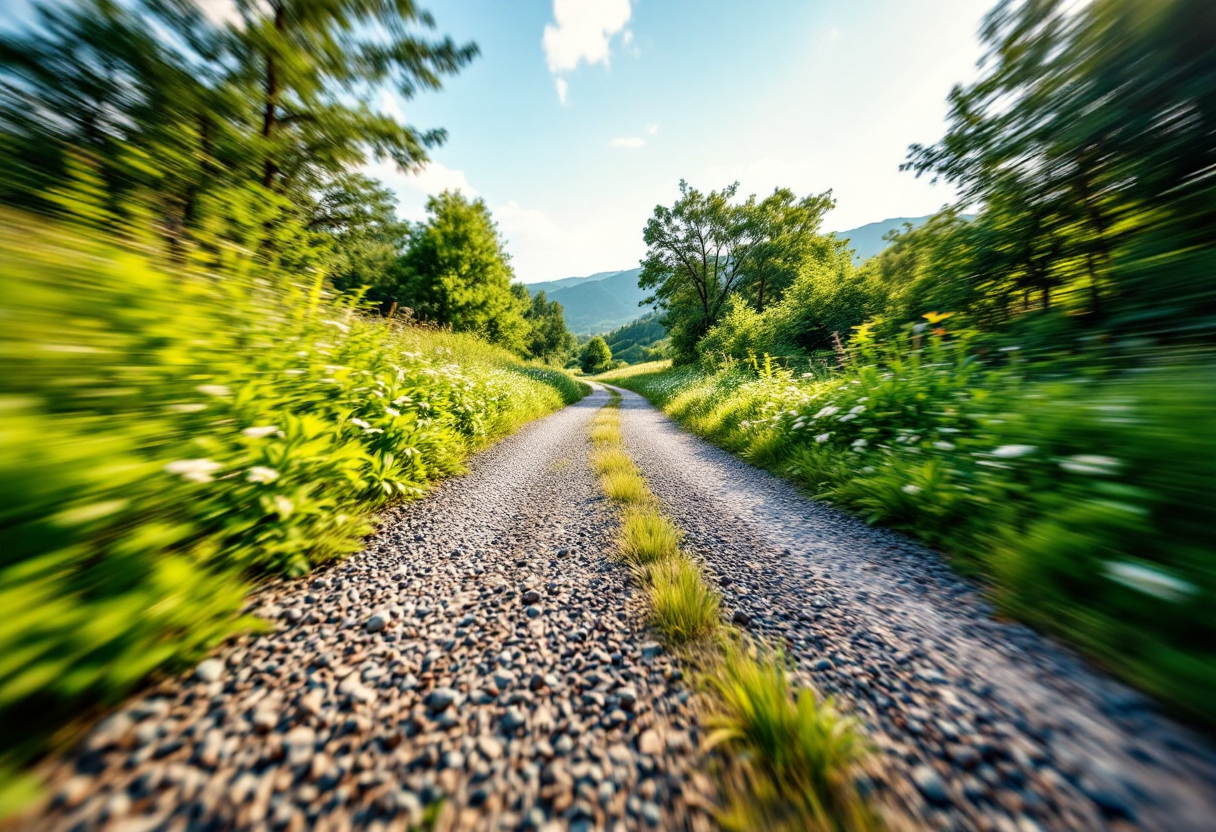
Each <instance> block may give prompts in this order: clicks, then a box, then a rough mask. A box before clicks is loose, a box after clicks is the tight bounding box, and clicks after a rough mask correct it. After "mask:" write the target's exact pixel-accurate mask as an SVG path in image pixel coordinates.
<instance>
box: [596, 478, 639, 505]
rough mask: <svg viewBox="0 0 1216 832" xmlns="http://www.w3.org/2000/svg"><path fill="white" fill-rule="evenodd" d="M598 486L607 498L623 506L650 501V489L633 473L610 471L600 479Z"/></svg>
mask: <svg viewBox="0 0 1216 832" xmlns="http://www.w3.org/2000/svg"><path fill="white" fill-rule="evenodd" d="M600 486H601V487H602V488H603V489H604V493H605V494H607V495H608V496H609V498H611V499H613V500H615V501H616V502H618V503H622V504H624V505H634V504H637V503H641V502H644V501H646V500H648V499H650V489H648V488H647V487H646V481H645V480H644V479H642V476H641V475H640V474H638V473H635V472H633V471H611V472H609V473H607V474H604V475H603V476H602V477H600Z"/></svg>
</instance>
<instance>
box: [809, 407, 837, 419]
mask: <svg viewBox="0 0 1216 832" xmlns="http://www.w3.org/2000/svg"><path fill="white" fill-rule="evenodd" d="M839 412H840V408H839V407H837V406H836V405H834V404H829V405H828V406H827V407H825V408H823V409H822V410H820V411H819V412H818V413H816V414H815V415H814V416H812V417H811V419H812V420H814V419H822V418H823V417H824V416H831V415H832V414H833V413H839Z"/></svg>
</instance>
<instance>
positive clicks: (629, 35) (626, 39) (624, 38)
mask: <svg viewBox="0 0 1216 832" xmlns="http://www.w3.org/2000/svg"><path fill="white" fill-rule="evenodd" d="M621 43H622V44H624V45H625V46H628V45H629V44H631V43H633V30H632V29H626V30H625V31H624V32H622V33H621Z"/></svg>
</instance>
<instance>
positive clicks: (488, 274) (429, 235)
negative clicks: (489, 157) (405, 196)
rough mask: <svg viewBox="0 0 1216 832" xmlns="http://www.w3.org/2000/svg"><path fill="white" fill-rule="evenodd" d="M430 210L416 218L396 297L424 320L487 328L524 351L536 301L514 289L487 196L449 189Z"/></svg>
mask: <svg viewBox="0 0 1216 832" xmlns="http://www.w3.org/2000/svg"><path fill="white" fill-rule="evenodd" d="M426 210H427V213H428V214H429V215H430V216H429V217H428V219H427V220H426V222H424V223H420V224H419V225H417V226H415V228H414V230H413V233H412V234H411V235H410V241H409V247H408V249H407V250H406V252H405V254H404V255H402V257H401V258H400V260H399V261H398V263H397V269H398V276H397V287H396V289H395V296H394V297H393V298H392V300H395V301H397V302H398V303H400V304H402V305H403V306H407V307H409V308H410V309H412V310H413V313H414V315H415V316H417V317H418V318H419V319H421V320H424V321H431V322H434V323H439V324H446V325H448V326H451V327H452V329H454V330H456V331H459V332H478V333H481V334H483V335H484V336H485V337H486V338H487V339H489V340H490V341H492V342H493V343H495V344H499V345H501V346H504V347H507V348H508V349H511V350H514V351H515V352H518V353H521V354H522V353H523V352H524V351H525V350H526V349H527V340H528V335H529V327H528V324H527V322H526V321H525V320H524V314H525V312H526V311H527V310H528V309H529V308H530V307H529V305H528V304H527V301H526V300H524V299H523V298H521V297H520V296H519V295H518V294H516V293H515V292H513V291H512V289H511V279H512V278H513V277H514V272H512V270H511V264H510V257H509V255H508V254H507V253H506V251H505V250H504V248H503V245H504V243H503V239H502V237H501V235H500V234H499V233H498V226H497V225H496V224H495V223H494V220H493V218H492V217H491V216H490V210H489V209H488V208H487V207H486V204H485V202H483V201H482V200H480V199H476V200H472V201H470V200H469V199H467V198H466V197H465V196H464V195H463V194H461V193H460V191H444V192H443V193H442V194H439V195H438V196H433V197H431V198H430V199H428V200H427V204H426Z"/></svg>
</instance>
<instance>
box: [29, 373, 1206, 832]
mask: <svg viewBox="0 0 1216 832" xmlns="http://www.w3.org/2000/svg"><path fill="white" fill-rule="evenodd" d="M624 396H625V398H624V402H623V404H622V414H623V423H622V429H623V433H624V437H625V443H626V448H627V450H628V452H629V453H630V455H631V456H632V457H633V458H634V460H635V461H636V462H637V464H638V465H639V466H640V468H641V469H642V471H643V473H644V474H645V475H646V477H647V479H648V481H649V483H650V487H651V489H652V490H653V491H654V492H655V494H656V495H657V496H658V498H659V499H660V500H661V502H662V503H663V507H664V510H665V511H666V512H667V513H668V515H669V516H670V517H671V518H672V519H673V520H675V521H676V523H677V524H678V525H679V526H680V527H681V528H683V529H684V530H685V532H686V533H687V535H688V541H687V542H688V544H689V548H690V549H691V550H692V551H693V552H694V553H697V554H699V555H700V556H701V557H703V558H704V560H705V561H706V562H707V564H708V565H709V567H710V569H711V570H712V571H713V572H714V574H716V575H717V576H718V577H719V579H720V581H721V584H722V586H723V589H724V594H725V596H726V602H727V603H726V606H727V608H728V609H729V610H732V611H737V613H739V614H742V616H743V620H744V621H745V625H746V626H748V627H750V628H751V629H753V630H755V631H759V632H763V633H765V634H767V635H769V636H771V637H773V638H775V639H779V640H783V641H784V642H785V643H786V645H787V647H788V649H789V651H790V653H791V655H792V656H793V657H794V658H795V659H797V661H798V663H799V672H800V673H801V674H803V675H804V677H805V678H806V679H807V680H809V681H812V682H813V683H814V684H815V685H816V686H817V687H818V688H819V689H820V690H822V691H825V692H827V693H830V694H832V695H834V696H836V697H837V698H838V699H839V700H840V701H841V703H842V704H843V706H844V707H845V708H846V709H850V710H853V711H854V712H855V713H857V714H858V715H859V716H860V717H861V718H862V719H863V721H864V723H865V725H866V727H867V730H868V731H869V733H870V735H871V737H872V738H873V740H874V742H875V744H876V745H877V747H878V749H879V754H878V755H877V761H878V762H879V763H880V765H878V766H876V767H875V771H876V773H875V775H874V777H873V779H872V781H871V787H872V789H873V790H874V792H875V793H876V794H877V795H878V796H880V797H881V799H882V800H883V801H884V802H885V803H887V804H894V805H895V806H898V807H900V808H902V810H903V812H904V813H906V814H907V815H908V816H909V817H912V818H917V819H919V820H920V822H921V823H922V824H923V825H924V826H926V827H928V828H933V829H958V830H973V829H974V830H994V832H1033V831H1034V830H1053V831H1054V830H1101V829H1111V830H1122V829H1146V830H1161V832H1211V830H1212V829H1216V753H1214V752H1213V748H1212V747H1211V746H1210V745H1208V744H1206V742H1205V741H1204V740H1202V739H1200V738H1198V737H1196V736H1195V735H1193V734H1191V733H1189V732H1187V731H1186V730H1184V729H1182V728H1179V727H1177V726H1176V725H1173V724H1172V723H1170V722H1169V721H1168V720H1166V719H1164V718H1162V717H1161V716H1159V715H1158V714H1157V713H1156V712H1155V711H1154V710H1153V708H1152V706H1151V704H1150V703H1149V702H1148V701H1146V700H1145V699H1144V698H1143V697H1141V696H1139V695H1137V694H1135V693H1133V692H1131V691H1129V690H1128V689H1126V688H1125V687H1123V686H1121V685H1119V684H1117V683H1115V682H1113V681H1111V680H1110V679H1108V678H1106V677H1104V676H1102V675H1101V674H1099V673H1096V672H1095V671H1093V670H1092V669H1091V668H1090V667H1089V666H1087V665H1086V664H1085V663H1084V662H1083V661H1081V660H1080V659H1078V658H1077V657H1075V656H1074V655H1072V654H1071V653H1069V652H1068V651H1066V650H1065V649H1063V648H1061V647H1059V646H1057V645H1056V644H1054V643H1053V642H1051V641H1049V640H1047V639H1044V638H1042V637H1040V636H1038V635H1036V634H1035V633H1033V632H1031V631H1030V630H1028V629H1027V628H1025V627H1022V626H1019V625H1013V624H1008V623H1002V622H997V621H994V620H993V619H992V618H991V617H990V612H991V611H990V610H989V609H988V608H987V607H986V605H985V604H984V603H983V601H982V600H980V599H979V597H978V596H977V594H976V592H975V590H974V587H973V586H971V585H970V584H968V583H966V582H965V581H962V580H961V579H959V578H957V577H955V576H954V575H953V574H952V573H951V571H950V570H949V568H948V567H947V566H946V565H945V564H944V563H943V562H942V561H941V559H940V558H938V557H937V556H935V555H934V554H932V553H931V552H928V551H926V550H924V549H923V548H921V547H919V546H918V545H916V544H914V543H911V542H910V541H908V540H907V539H906V538H904V537H902V536H900V535H898V534H894V533H891V532H885V531H881V530H875V529H871V528H868V527H866V526H865V525H863V524H862V523H860V522H858V521H856V520H854V519H852V518H849V517H847V516H845V515H842V514H840V513H839V512H836V511H833V510H832V509H829V508H827V507H824V506H822V505H818V504H816V503H813V502H811V501H809V500H807V499H806V498H804V497H803V496H801V495H799V494H798V493H797V492H795V491H794V490H793V489H792V488H791V487H790V486H789V485H787V484H785V483H783V482H781V481H780V480H778V479H776V478H774V477H772V476H770V475H768V474H765V473H763V472H761V471H758V470H756V469H753V468H750V467H749V466H747V465H745V464H744V463H742V462H740V461H738V460H736V459H734V458H733V457H731V456H729V455H728V454H726V453H723V452H721V451H719V450H717V449H715V448H712V447H710V446H709V445H707V444H706V443H704V442H702V441H701V440H698V439H696V438H693V437H691V436H689V435H687V434H685V433H683V432H682V431H680V430H679V429H678V428H677V427H676V426H675V425H674V424H673V423H672V422H671V421H670V420H668V419H667V418H666V417H665V416H663V415H662V414H660V413H659V412H657V411H656V410H654V409H653V408H651V407H650V406H649V405H647V404H646V403H645V402H644V401H643V400H641V399H640V398H639V397H637V396H636V395H634V394H632V393H628V392H625V393H624ZM606 398H607V396H606V395H605V393H604V392H603V391H602V390H600V391H597V392H596V393H595V394H593V395H592V396H589V397H588V398H586V399H584V400H583V401H582V402H580V403H579V404H577V405H574V406H571V407H569V408H566V409H565V410H563V411H561V412H559V413H557V414H554V415H553V416H550V417H548V418H547V419H543V420H541V421H539V422H536V423H534V424H532V425H530V426H528V427H527V428H525V429H524V430H522V431H520V432H519V433H518V434H516V435H515V436H513V437H510V438H508V439H506V440H504V441H503V442H501V443H499V444H498V445H497V446H495V447H494V448H492V449H490V450H488V451H486V452H485V453H483V454H481V455H480V456H478V457H477V458H476V459H475V460H474V461H473V463H472V465H471V466H470V467H471V470H470V472H469V473H468V474H467V475H466V476H464V477H460V478H458V479H455V480H452V481H450V482H448V483H446V484H445V485H443V486H442V487H440V488H439V489H437V490H436V492H435V493H434V494H433V495H431V496H430V497H428V498H427V499H425V500H422V501H419V502H416V503H412V504H410V505H406V506H403V507H401V508H399V509H397V510H395V511H393V512H392V513H391V514H390V515H389V516H388V517H387V518H386V521H385V523H384V525H383V528H382V531H381V532H380V533H378V534H377V535H375V536H374V537H373V538H372V539H371V540H370V541H369V545H368V547H367V549H366V550H365V551H364V552H362V553H361V554H359V555H357V556H355V557H353V558H351V559H350V560H348V561H347V562H345V563H343V564H340V565H338V566H336V567H334V568H332V569H328V570H325V571H323V572H321V573H319V574H317V575H314V576H312V577H310V578H307V579H305V580H302V581H295V582H284V583H281V584H278V585H275V586H270V587H266V588H264V589H263V590H262V591H260V592H259V593H258V594H257V595H256V596H255V597H254V598H253V599H252V606H253V608H254V609H255V611H256V612H257V613H258V614H259V615H262V616H263V617H265V618H267V619H268V620H270V621H271V622H273V624H272V626H271V628H270V629H269V630H268V631H267V632H266V633H263V634H261V635H256V636H246V637H243V638H241V639H239V640H237V641H236V642H235V643H232V644H229V645H227V646H226V647H225V648H223V649H222V650H220V651H218V652H217V653H216V654H215V656H213V657H212V658H211V659H208V660H207V661H205V662H203V663H202V664H201V665H200V666H199V667H198V668H197V669H196V670H195V671H194V672H192V673H188V674H185V675H183V676H181V677H178V678H174V679H169V680H166V681H165V682H163V683H161V684H160V685H159V686H157V687H156V688H155V689H153V690H149V691H147V692H145V694H143V695H142V696H141V697H139V698H137V699H135V700H133V701H131V702H129V703H127V705H125V706H124V707H123V708H122V709H121V710H120V711H119V712H118V713H117V714H115V715H114V716H113V717H111V718H110V719H108V720H107V721H106V722H105V723H103V724H102V725H100V726H98V728H97V729H96V730H95V731H94V732H93V733H92V734H91V735H90V736H89V737H88V738H87V739H86V741H85V742H84V744H83V746H82V747H81V748H79V749H78V750H77V751H76V752H74V753H73V754H71V755H68V756H66V757H64V758H62V759H60V760H58V761H56V762H55V763H53V764H50V765H48V767H47V770H48V772H49V776H50V778H51V781H52V784H53V785H52V788H53V794H54V795H55V797H54V799H53V801H52V802H51V803H50V804H49V805H47V806H45V807H43V809H42V810H41V812H40V814H38V815H37V816H35V817H31V818H28V819H27V821H26V822H24V823H23V824H22V825H21V827H20V828H29V829H35V830H76V829H81V830H91V829H103V830H123V832H127V831H128V830H130V832H135V830H184V829H200V830H221V829H274V830H303V829H317V830H345V829H352V828H359V829H377V830H380V829H384V830H389V829H405V828H407V827H408V826H409V825H410V824H413V823H417V822H418V821H419V820H421V819H423V818H424V816H426V815H427V814H428V813H432V814H434V813H437V815H438V819H437V823H436V827H437V828H438V829H441V830H448V829H478V830H517V829H520V830H532V829H535V830H552V831H553V832H559V831H560V830H565V829H572V830H580V831H581V830H587V831H588V832H589V830H594V829H601V828H604V829H616V830H632V829H664V830H667V829H711V828H712V827H713V824H712V822H711V821H710V815H709V813H708V808H709V806H710V800H711V799H712V788H711V784H710V781H709V779H708V777H707V776H706V774H705V772H704V768H705V765H704V760H702V759H700V758H699V756H698V752H697V748H698V747H699V743H700V741H701V739H702V737H701V735H700V733H699V731H698V728H697V725H696V724H695V721H694V719H693V714H692V709H691V705H690V700H689V696H690V693H689V690H688V689H687V687H686V685H685V681H684V680H683V678H682V676H681V673H680V670H679V669H678V667H677V666H676V665H675V663H674V662H673V661H672V659H671V658H670V657H669V656H667V655H666V654H664V652H663V651H662V650H661V649H660V648H659V646H658V645H657V644H655V643H654V642H653V641H651V640H650V636H649V635H648V633H647V632H646V631H645V630H644V628H643V627H642V626H641V622H642V621H643V619H644V615H645V611H644V610H643V609H642V607H641V601H640V599H639V598H637V597H635V596H634V595H633V594H632V592H631V590H630V589H629V587H628V584H627V582H626V578H625V570H624V569H623V568H622V567H620V566H619V565H617V564H614V563H612V562H611V561H610V560H609V554H610V552H611V551H612V548H613V542H612V541H613V533H614V530H615V527H616V521H615V520H614V519H613V515H612V513H611V510H610V507H609V505H608V503H607V501H606V500H605V499H604V498H602V497H601V496H600V494H599V489H598V487H597V484H596V483H595V481H594V479H593V477H592V474H591V472H590V469H589V467H588V459H587V452H588V442H587V437H588V422H589V420H590V417H591V416H592V414H593V413H594V412H595V411H596V409H597V408H598V407H599V406H601V405H602V404H603V403H604V401H605V400H606ZM748 619H750V620H748Z"/></svg>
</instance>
